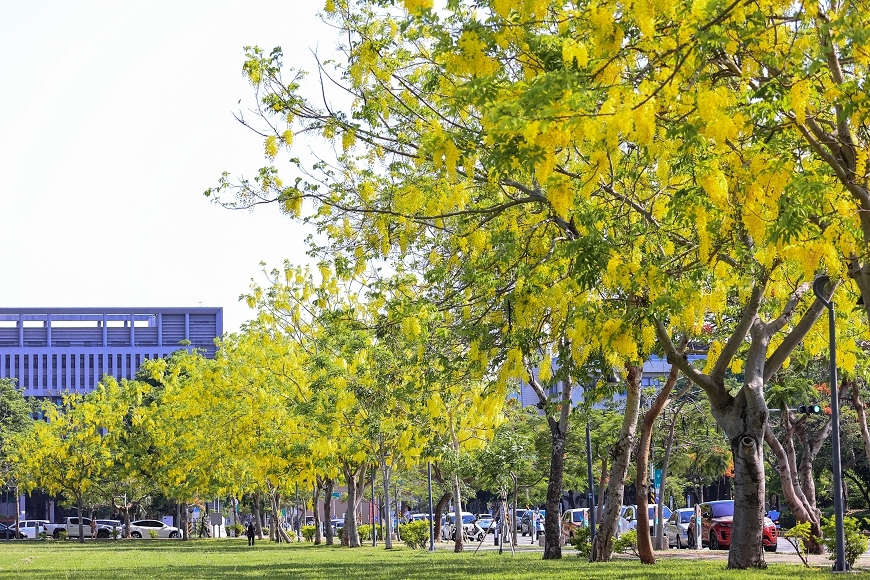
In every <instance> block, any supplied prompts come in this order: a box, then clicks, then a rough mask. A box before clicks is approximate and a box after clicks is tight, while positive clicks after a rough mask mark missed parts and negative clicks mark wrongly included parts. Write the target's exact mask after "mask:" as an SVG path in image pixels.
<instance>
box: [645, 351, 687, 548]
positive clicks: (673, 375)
mask: <svg viewBox="0 0 870 580" xmlns="http://www.w3.org/2000/svg"><path fill="white" fill-rule="evenodd" d="M680 350H681V352H682V351H683V350H685V341H683V345H681V349H680ZM679 376H680V371H679V369H678V368H677V367H675V366H673V365H671V371H670V373H668V379H667V380H666V381H665V384H664V386H663V387H662V390H661V391H659V394H658V395H656V398H655V399H654V400H653V403H652V405H651V406H650V408H649V411H647V412H646V413H644V415H643V422H642V423H641V427H640V441H639V442H638V444H637V475H636V476H635V482H634V487H635V491H636V495H637V513H635V517H636V518H637V553H638V555H639V556H640V561H641V562H642V563H644V564H655V563H656V557H655V554H654V553H653V547H652V539H651V538H650V535H649V533H648V532H649V529H650V526H649V509H648V503H647V499H648V498H649V476H648V475H647V474H648V473H649V452H650V447H651V446H652V433H653V427H654V426H655V422H656V419H658V417H659V415H660V414H661V412H662V410H663V409H664V408H665V406H666V405H667V404H668V398H669V397H670V396H671V391H672V390H673V389H674V385H675V384H676V383H677V377H679Z"/></svg>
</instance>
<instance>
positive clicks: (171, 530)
mask: <svg viewBox="0 0 870 580" xmlns="http://www.w3.org/2000/svg"><path fill="white" fill-rule="evenodd" d="M151 532H157V537H158V538H179V537H181V530H179V529H178V528H175V527H173V526H167V525H166V524H164V523H163V522H160V521H157V520H137V521H135V522H130V537H132V538H150V537H151Z"/></svg>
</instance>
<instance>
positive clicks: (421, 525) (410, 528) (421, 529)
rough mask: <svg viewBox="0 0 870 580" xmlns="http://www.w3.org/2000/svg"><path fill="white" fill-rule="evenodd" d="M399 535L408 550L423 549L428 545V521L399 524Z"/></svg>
mask: <svg viewBox="0 0 870 580" xmlns="http://www.w3.org/2000/svg"><path fill="white" fill-rule="evenodd" d="M399 534H401V536H402V540H404V542H405V545H406V546H408V547H409V548H425V547H427V546H428V545H429V521H428V520H419V521H416V522H410V523H407V524H400V525H399Z"/></svg>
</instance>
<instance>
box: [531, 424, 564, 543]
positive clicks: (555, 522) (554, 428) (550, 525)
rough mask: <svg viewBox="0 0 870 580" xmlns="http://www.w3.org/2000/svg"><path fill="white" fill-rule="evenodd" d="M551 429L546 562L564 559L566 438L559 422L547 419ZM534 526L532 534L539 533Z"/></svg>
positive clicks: (545, 526) (545, 529) (546, 520)
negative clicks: (561, 511) (562, 518)
mask: <svg viewBox="0 0 870 580" xmlns="http://www.w3.org/2000/svg"><path fill="white" fill-rule="evenodd" d="M547 423H548V424H549V427H550V446H551V447H550V480H549V482H548V483H547V509H546V511H545V512H544V560H557V559H559V558H561V557H562V541H561V529H560V521H559V520H560V518H559V515H560V514H559V505H560V502H561V500H562V478H563V474H564V472H565V436H566V434H565V433H564V432H563V430H562V428H561V426H560V425H559V421H557V420H556V419H554V418H553V417H547ZM534 527H535V526H534V525H532V529H531V534H532V537H533V538H534V536H535V533H536V532H537V531H536V530H535V529H534Z"/></svg>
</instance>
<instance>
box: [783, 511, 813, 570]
mask: <svg viewBox="0 0 870 580" xmlns="http://www.w3.org/2000/svg"><path fill="white" fill-rule="evenodd" d="M812 535H813V534H812V531H811V530H810V523H809V522H801V523H799V524H797V525H795V526H793V527H792V528H791V529H790V530H788V531H787V532H786V533H785V534H783V536H784V537H785V539H786V540H788V542H789V543H790V544H791V545H792V546H794V549H795V551H796V552H797V555H798V556H799V557H800V559H801V560H802V561H803V563H804V566H808V565H809V564H808V563H807V558H806V555H807V547H806V542H808V541H809V539H810V538H811V537H812Z"/></svg>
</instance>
